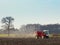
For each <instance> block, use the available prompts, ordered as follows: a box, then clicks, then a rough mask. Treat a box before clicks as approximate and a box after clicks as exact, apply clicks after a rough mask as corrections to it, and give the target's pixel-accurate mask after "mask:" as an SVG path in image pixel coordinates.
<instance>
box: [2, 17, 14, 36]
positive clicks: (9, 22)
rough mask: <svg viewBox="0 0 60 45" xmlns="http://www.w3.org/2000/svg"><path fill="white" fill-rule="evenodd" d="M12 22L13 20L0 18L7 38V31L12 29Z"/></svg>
mask: <svg viewBox="0 0 60 45" xmlns="http://www.w3.org/2000/svg"><path fill="white" fill-rule="evenodd" d="M13 21H14V18H12V17H4V18H2V20H1V22H2V23H3V24H4V25H3V27H4V28H6V30H8V36H9V31H10V29H11V28H12V27H13V24H12V22H13Z"/></svg>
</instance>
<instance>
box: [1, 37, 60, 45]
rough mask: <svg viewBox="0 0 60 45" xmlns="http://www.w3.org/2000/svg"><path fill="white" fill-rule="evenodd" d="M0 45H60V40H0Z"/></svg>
mask: <svg viewBox="0 0 60 45" xmlns="http://www.w3.org/2000/svg"><path fill="white" fill-rule="evenodd" d="M0 45H60V38H49V39H34V38H26V39H25V38H0Z"/></svg>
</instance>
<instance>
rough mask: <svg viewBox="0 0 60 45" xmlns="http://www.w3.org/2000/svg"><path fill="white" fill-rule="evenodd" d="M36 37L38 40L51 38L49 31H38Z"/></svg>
mask: <svg viewBox="0 0 60 45" xmlns="http://www.w3.org/2000/svg"><path fill="white" fill-rule="evenodd" d="M35 37H36V38H37V39H39V38H42V39H43V38H49V30H43V31H36V32H35Z"/></svg>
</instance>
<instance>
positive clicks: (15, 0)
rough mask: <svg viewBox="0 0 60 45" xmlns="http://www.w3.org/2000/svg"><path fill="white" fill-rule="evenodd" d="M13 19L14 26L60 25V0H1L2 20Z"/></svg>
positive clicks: (0, 12)
mask: <svg viewBox="0 0 60 45" xmlns="http://www.w3.org/2000/svg"><path fill="white" fill-rule="evenodd" d="M6 16H11V17H13V18H14V19H15V20H14V26H15V27H16V28H20V27H21V25H25V24H37V23H39V24H54V23H60V0H0V26H1V25H2V23H1V19H2V18H3V17H6Z"/></svg>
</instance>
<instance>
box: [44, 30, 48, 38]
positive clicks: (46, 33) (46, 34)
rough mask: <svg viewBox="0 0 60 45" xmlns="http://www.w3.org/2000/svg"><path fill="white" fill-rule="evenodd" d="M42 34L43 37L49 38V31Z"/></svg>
mask: <svg viewBox="0 0 60 45" xmlns="http://www.w3.org/2000/svg"><path fill="white" fill-rule="evenodd" d="M43 32H44V33H45V37H46V38H49V30H43Z"/></svg>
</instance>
